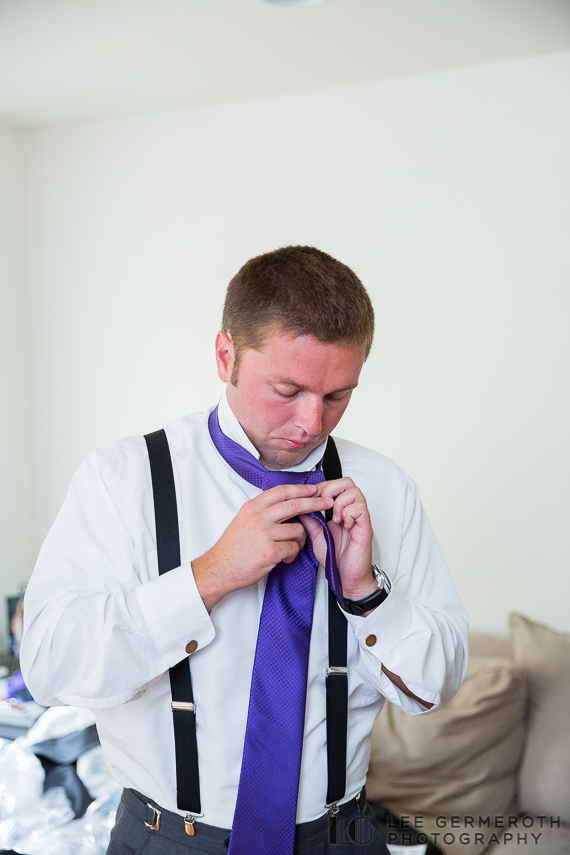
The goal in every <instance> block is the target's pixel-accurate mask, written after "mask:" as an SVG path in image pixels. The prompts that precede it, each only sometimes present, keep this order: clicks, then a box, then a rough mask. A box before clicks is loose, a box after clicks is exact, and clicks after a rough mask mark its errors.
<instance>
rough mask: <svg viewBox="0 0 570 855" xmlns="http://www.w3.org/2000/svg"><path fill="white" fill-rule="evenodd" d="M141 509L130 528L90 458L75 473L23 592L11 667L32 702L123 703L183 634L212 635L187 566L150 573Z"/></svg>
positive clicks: (151, 542) (147, 522)
mask: <svg viewBox="0 0 570 855" xmlns="http://www.w3.org/2000/svg"><path fill="white" fill-rule="evenodd" d="M139 468H140V465H139ZM146 468H148V463H146ZM145 472H146V469H145ZM133 477H134V479H135V480H136V479H137V471H136V467H135V472H134V475H133ZM140 477H141V476H140V473H139V474H138V478H139V480H140ZM145 477H146V476H145ZM149 479H150V476H149ZM149 487H150V484H149ZM147 492H148V490H147ZM141 501H142V500H141ZM149 508H150V510H149ZM149 508H146V509H143V512H142V513H141V514H140V517H141V520H142V521H143V522H141V523H140V527H141V529H142V530H141V531H139V532H133V531H132V528H131V530H129V528H128V526H127V525H126V524H125V521H124V519H123V517H122V516H121V513H120V512H119V509H118V507H117V504H116V502H115V500H114V498H113V496H112V491H110V490H109V488H108V484H107V482H106V480H105V477H104V475H103V467H102V466H101V465H100V461H99V460H98V458H97V456H96V455H91V456H90V457H88V458H87V460H86V461H85V463H84V464H83V465H82V466H81V467H80V469H79V470H78V471H77V473H76V474H75V476H74V478H73V480H72V483H71V486H70V488H69V491H68V494H67V497H66V499H65V501H64V504H63V506H62V508H61V511H60V513H59V515H58V516H57V518H56V520H55V522H54V524H53V526H52V528H51V531H50V532H49V534H48V536H47V538H46V540H45V542H44V545H43V547H42V549H41V552H40V555H39V558H38V562H37V564H36V567H35V569H34V572H33V574H32V577H31V579H30V582H29V584H28V588H27V591H26V595H25V599H24V634H23V638H22V645H21V651H20V657H21V667H22V673H23V676H24V679H25V681H26V685H27V686H28V688H29V689H30V692H31V693H32V695H33V697H34V698H35V700H36V701H38V703H40V704H43V705H45V706H52V705H57V704H60V705H61V704H70V705H74V706H79V707H88V708H91V709H96V708H104V707H113V706H117V705H119V704H123V703H126V702H128V701H130V700H134V699H135V698H138V697H140V696H141V694H142V693H144V691H145V688H146V687H147V686H148V685H149V684H150V683H151V682H153V681H154V680H156V679H157V678H159V677H160V676H161V675H162V674H163V673H164V672H165V671H167V670H168V669H169V668H170V667H171V666H173V665H175V664H176V663H177V662H179V661H180V660H181V659H183V658H184V657H185V656H186V655H187V653H186V645H187V644H188V643H189V642H190V641H196V642H197V645H198V648H202V647H204V646H205V645H207V644H208V643H209V642H210V641H212V639H213V638H214V635H215V631H214V627H213V625H212V622H211V620H210V617H209V614H208V612H207V610H206V608H205V606H204V603H203V601H202V598H201V597H200V594H199V592H198V590H197V588H196V584H195V581H194V576H193V573H192V568H191V565H190V564H187V565H183V566H181V567H178V568H176V569H174V570H171V571H170V572H168V573H166V574H164V575H163V576H157V572H158V571H157V569H156V542H155V530H154V517H153V515H152V502H149ZM149 568H152V569H151V570H149Z"/></svg>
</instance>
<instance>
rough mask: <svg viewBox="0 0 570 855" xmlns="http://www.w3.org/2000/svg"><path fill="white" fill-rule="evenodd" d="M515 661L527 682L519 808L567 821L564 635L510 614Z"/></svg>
mask: <svg viewBox="0 0 570 855" xmlns="http://www.w3.org/2000/svg"><path fill="white" fill-rule="evenodd" d="M509 622H510V625H511V637H512V641H513V651H514V658H515V661H516V662H517V663H518V665H520V667H521V668H522V669H523V671H524V673H525V675H526V678H527V681H528V686H529V722H528V734H527V740H526V748H525V752H524V757H523V761H522V764H521V768H520V775H519V805H520V809H521V810H522V811H523V812H525V813H529V814H536V815H541V814H542V815H546V816H548V817H550V816H555V817H558V816H559V817H560V819H561V821H562V822H566V823H570V635H566V634H565V633H562V632H555V631H554V630H553V629H550V628H549V627H548V626H544V625H543V624H540V623H535V622H534V621H531V620H529V619H528V618H526V617H524V616H523V615H520V614H511V615H510V617H509Z"/></svg>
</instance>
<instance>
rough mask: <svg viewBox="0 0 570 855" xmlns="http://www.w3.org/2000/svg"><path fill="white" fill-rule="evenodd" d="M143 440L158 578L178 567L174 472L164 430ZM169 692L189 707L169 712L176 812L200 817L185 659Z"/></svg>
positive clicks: (191, 699) (193, 723)
mask: <svg viewBox="0 0 570 855" xmlns="http://www.w3.org/2000/svg"><path fill="white" fill-rule="evenodd" d="M145 440H146V445H147V449H148V456H149V460H150V473H151V478H152V493H153V498H154V516H155V522H156V549H157V553H158V572H159V574H160V575H162V574H163V573H167V572H168V571H169V570H173V569H174V568H175V567H179V566H180V535H179V530H178V510H177V506H176V489H175V486H174V472H173V470H172V460H171V457H170V449H169V447H168V440H167V439H166V433H165V432H164V430H157V431H155V432H154V433H149V434H147V435H146V436H145ZM170 690H171V693H172V700H173V702H178V703H184V704H192V707H191V708H190V710H191V711H189V710H188V709H182V710H181V709H173V711H172V716H173V719H174V751H175V756H176V798H177V804H178V808H179V810H185V811H188V812H189V813H193V814H200V813H201V805H200V778H199V774H198V745H197V742H196V713H195V711H194V709H193V705H194V695H193V693H192V678H191V676H190V663H189V661H188V658H185V659H182V661H181V662H178V663H177V664H176V665H174V667H173V668H171V669H170Z"/></svg>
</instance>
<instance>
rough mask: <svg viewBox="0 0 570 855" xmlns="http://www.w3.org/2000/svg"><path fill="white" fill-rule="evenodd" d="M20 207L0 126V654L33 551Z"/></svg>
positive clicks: (15, 143)
mask: <svg viewBox="0 0 570 855" xmlns="http://www.w3.org/2000/svg"><path fill="white" fill-rule="evenodd" d="M23 201H24V198H23V172H22V138H21V134H20V133H18V131H16V130H14V129H13V128H9V127H6V126H3V125H0V395H1V402H2V404H1V417H0V483H1V485H2V489H1V490H0V543H1V544H2V549H1V551H0V649H2V648H3V646H4V638H5V634H6V620H5V618H6V615H5V600H4V598H5V597H6V596H7V595H8V594H15V593H17V592H18V590H19V588H20V585H21V584H22V583H24V582H25V581H26V579H27V578H28V576H29V574H30V568H31V567H32V566H33V561H34V558H35V551H36V532H35V519H34V507H33V503H34V497H33V482H32V420H31V416H32V409H31V385H30V381H31V374H30V356H29V344H30V343H29V326H28V304H27V297H26V289H25V278H24V230H23V229H24V221H23Z"/></svg>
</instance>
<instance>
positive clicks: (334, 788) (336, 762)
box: [145, 430, 348, 815]
mask: <svg viewBox="0 0 570 855" xmlns="http://www.w3.org/2000/svg"><path fill="white" fill-rule="evenodd" d="M145 440H146V445H147V449H148V456H149V460H150V472H151V479H152V493H153V498H154V514H155V522H156V548H157V553H158V572H159V574H160V575H162V574H163V573H167V572H168V571H169V570H173V569H174V568H175V567H179V566H180V534H179V529H178V510H177V505H176V490H175V485H174V472H173V469H172V459H171V457H170V449H169V447H168V440H167V439H166V433H165V432H164V430H157V431H155V432H154V433H149V434H147V435H146V436H145ZM323 472H324V475H325V478H326V480H327V481H330V480H333V479H335V478H342V469H341V465H340V459H339V456H338V452H337V449H336V446H335V444H334V442H333V439H332V437H329V440H328V442H327V447H326V450H325V455H324V458H323ZM326 516H327V519H330V518H331V517H332V511H327V512H326ZM328 613H329V667H328V669H327V676H326V710H327V772H328V789H327V805H332V804H334V803H335V802H338V801H340V799H342V797H343V796H344V793H345V789H346V739H347V721H348V676H347V666H346V662H347V659H346V655H347V653H346V651H347V629H348V625H347V621H346V618H345V616H344V615H343V613H342V612H341V610H340V609H339V607H338V605H337V602H336V598H335V596H334V594H333V593H332V591H329V608H328ZM170 688H171V692H172V715H173V719H174V750H175V755H176V792H177V804H178V809H179V810H184V811H187V812H188V813H191V814H195V815H200V814H201V804H200V778H199V770H198V746H197V742H196V713H195V707H194V696H193V693H192V679H191V676H190V663H189V660H188V659H187V658H186V659H183V660H182V661H181V662H179V663H178V664H177V665H175V666H174V667H173V668H171V669H170Z"/></svg>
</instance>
